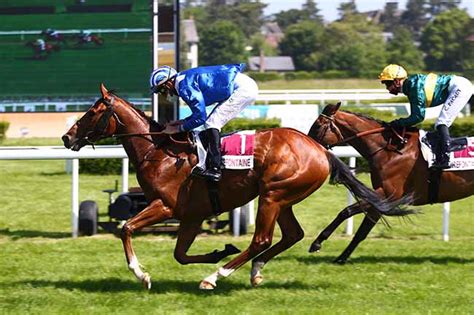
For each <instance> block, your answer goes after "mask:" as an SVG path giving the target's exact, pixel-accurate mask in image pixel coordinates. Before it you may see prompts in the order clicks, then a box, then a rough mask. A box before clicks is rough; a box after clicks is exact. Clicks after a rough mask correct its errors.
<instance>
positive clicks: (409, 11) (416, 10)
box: [400, 0, 428, 39]
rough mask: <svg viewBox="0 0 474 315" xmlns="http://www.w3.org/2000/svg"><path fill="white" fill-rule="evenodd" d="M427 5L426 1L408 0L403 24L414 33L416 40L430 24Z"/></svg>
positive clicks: (403, 14)
mask: <svg viewBox="0 0 474 315" xmlns="http://www.w3.org/2000/svg"><path fill="white" fill-rule="evenodd" d="M425 3H426V0H408V2H407V6H406V10H405V11H403V13H402V16H401V20H400V22H401V24H403V25H404V26H406V27H407V28H408V30H410V31H411V32H412V33H414V35H415V38H416V39H418V37H419V34H420V33H421V30H422V29H423V27H424V26H425V25H426V23H427V22H428V19H427V8H426V6H425Z"/></svg>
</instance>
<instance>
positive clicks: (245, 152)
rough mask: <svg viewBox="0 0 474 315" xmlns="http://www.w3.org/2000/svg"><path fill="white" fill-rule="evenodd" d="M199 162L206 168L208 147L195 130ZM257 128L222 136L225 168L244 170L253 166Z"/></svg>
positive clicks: (200, 165) (201, 166) (199, 164)
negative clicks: (205, 147)
mask: <svg viewBox="0 0 474 315" xmlns="http://www.w3.org/2000/svg"><path fill="white" fill-rule="evenodd" d="M194 139H195V142H196V148H197V153H198V158H199V162H198V164H197V166H199V167H200V168H202V169H206V154H207V152H206V149H204V146H203V144H202V142H201V139H200V138H199V136H198V132H194ZM254 142H255V130H245V131H240V132H237V133H233V134H231V135H229V136H225V137H222V138H221V152H222V162H223V164H224V168H225V169H230V170H244V169H251V168H253V151H254Z"/></svg>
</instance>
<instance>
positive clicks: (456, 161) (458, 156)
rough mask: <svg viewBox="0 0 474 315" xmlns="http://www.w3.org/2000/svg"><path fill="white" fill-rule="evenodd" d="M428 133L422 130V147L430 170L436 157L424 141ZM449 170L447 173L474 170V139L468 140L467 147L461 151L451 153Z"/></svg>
mask: <svg viewBox="0 0 474 315" xmlns="http://www.w3.org/2000/svg"><path fill="white" fill-rule="evenodd" d="M425 136H426V131H424V130H420V138H419V140H420V146H421V152H422V154H423V158H424V159H425V161H426V162H428V168H429V167H431V166H432V165H433V163H434V159H435V155H434V153H433V151H432V150H431V148H430V147H429V146H428V145H426V143H425V142H424V141H422V139H423V138H424V137H425ZM449 166H450V168H449V169H446V170H445V171H463V170H473V169H474V137H470V138H467V146H466V147H465V148H462V149H461V150H458V151H455V152H450V153H449Z"/></svg>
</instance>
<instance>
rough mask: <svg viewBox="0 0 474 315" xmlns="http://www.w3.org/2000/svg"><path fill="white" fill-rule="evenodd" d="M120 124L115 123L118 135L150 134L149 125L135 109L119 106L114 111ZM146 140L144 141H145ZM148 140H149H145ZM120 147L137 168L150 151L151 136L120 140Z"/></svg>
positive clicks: (151, 145)
mask: <svg viewBox="0 0 474 315" xmlns="http://www.w3.org/2000/svg"><path fill="white" fill-rule="evenodd" d="M115 114H116V115H117V117H118V119H119V120H120V122H118V121H117V132H116V133H118V134H147V133H149V132H150V123H149V122H148V121H147V119H146V118H145V117H142V116H141V115H140V114H139V113H138V112H137V111H136V110H135V109H133V108H132V107H130V106H128V105H120V106H118V108H117V109H116V110H115ZM145 138H146V139H145ZM147 139H149V140H147ZM121 142H122V145H123V147H124V149H125V152H127V155H128V157H129V158H130V161H131V162H132V163H133V164H134V165H135V167H138V166H139V165H140V164H141V163H142V161H143V160H144V159H145V156H146V154H147V153H148V152H149V151H150V150H152V148H153V143H152V141H151V136H147V135H145V136H130V137H127V136H125V137H122V138H121Z"/></svg>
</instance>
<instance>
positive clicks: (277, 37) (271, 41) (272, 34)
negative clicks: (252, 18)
mask: <svg viewBox="0 0 474 315" xmlns="http://www.w3.org/2000/svg"><path fill="white" fill-rule="evenodd" d="M262 34H263V36H264V37H265V42H266V43H267V44H268V45H269V46H271V47H273V48H276V47H278V44H280V41H281V40H282V38H283V36H285V35H284V34H283V32H282V31H281V28H280V26H278V23H277V22H268V23H265V24H264V25H263V26H262Z"/></svg>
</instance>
